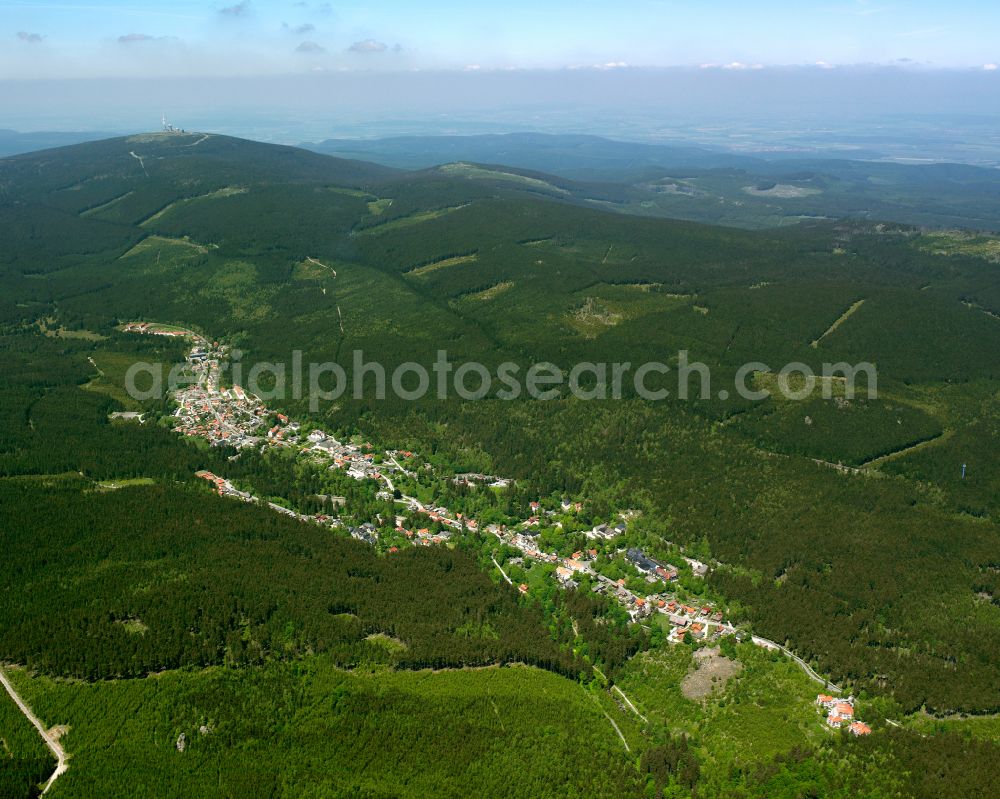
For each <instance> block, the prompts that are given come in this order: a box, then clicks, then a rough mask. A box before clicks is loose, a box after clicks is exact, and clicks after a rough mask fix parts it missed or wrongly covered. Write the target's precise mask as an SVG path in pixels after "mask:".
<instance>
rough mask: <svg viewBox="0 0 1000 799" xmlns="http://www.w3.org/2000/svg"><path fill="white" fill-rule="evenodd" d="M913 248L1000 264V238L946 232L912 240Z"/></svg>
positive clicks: (953, 231)
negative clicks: (982, 259) (983, 259)
mask: <svg viewBox="0 0 1000 799" xmlns="http://www.w3.org/2000/svg"><path fill="white" fill-rule="evenodd" d="M914 246H915V247H917V248H918V249H921V250H924V251H925V252H932V253H934V254H935V255H971V256H974V257H976V258H985V259H986V260H988V261H995V262H997V263H1000V236H987V235H977V234H974V233H964V232H962V231H958V230H946V231H939V232H933V233H924V234H923V235H922V236H919V237H918V238H916V239H914Z"/></svg>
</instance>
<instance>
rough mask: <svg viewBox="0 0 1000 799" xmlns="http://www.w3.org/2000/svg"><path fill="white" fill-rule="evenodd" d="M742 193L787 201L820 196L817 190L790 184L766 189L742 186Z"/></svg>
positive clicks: (779, 184) (781, 184) (776, 185)
mask: <svg viewBox="0 0 1000 799" xmlns="http://www.w3.org/2000/svg"><path fill="white" fill-rule="evenodd" d="M743 191H745V192H746V193H747V194H749V195H751V196H752V197H774V198H776V199H781V200H789V199H793V198H795V197H810V196H812V195H814V194H822V192H821V191H820V190H819V189H813V188H809V187H807V186H793V185H791V184H790V183H777V184H775V185H774V186H769V187H768V188H762V187H760V186H744V187H743Z"/></svg>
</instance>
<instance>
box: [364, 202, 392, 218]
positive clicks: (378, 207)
mask: <svg viewBox="0 0 1000 799" xmlns="http://www.w3.org/2000/svg"><path fill="white" fill-rule="evenodd" d="M391 205H392V200H391V199H389V198H385V199H380V200H372V201H371V202H369V203H368V213H370V214H371V215H372V216H381V215H382V214H384V213H385V212H386V210H387V209H388V208H389V207H390V206H391Z"/></svg>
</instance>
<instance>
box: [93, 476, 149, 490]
mask: <svg viewBox="0 0 1000 799" xmlns="http://www.w3.org/2000/svg"><path fill="white" fill-rule="evenodd" d="M155 483H156V481H155V480H154V479H153V478H152V477H132V478H129V479H126V480H102V481H101V482H99V483H98V484H97V490H98V491H118V490H119V489H121V488H129V487H131V486H151V485H154V484H155Z"/></svg>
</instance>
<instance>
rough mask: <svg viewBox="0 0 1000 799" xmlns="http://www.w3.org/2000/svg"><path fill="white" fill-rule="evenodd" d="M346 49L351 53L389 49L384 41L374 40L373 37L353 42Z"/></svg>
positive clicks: (382, 51) (377, 51)
mask: <svg viewBox="0 0 1000 799" xmlns="http://www.w3.org/2000/svg"><path fill="white" fill-rule="evenodd" d="M347 49H348V51H349V52H352V53H384V52H385V51H386V50H388V49H389V45H387V44H386V43H385V42H379V41H376V40H375V39H365V40H363V41H360V42H355V43H354V44H352V45H351V46H350V47H348V48H347Z"/></svg>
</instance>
